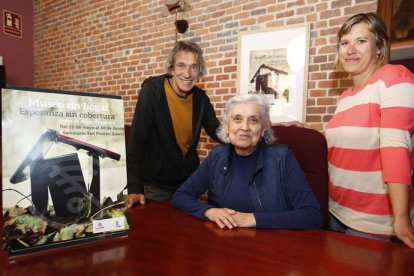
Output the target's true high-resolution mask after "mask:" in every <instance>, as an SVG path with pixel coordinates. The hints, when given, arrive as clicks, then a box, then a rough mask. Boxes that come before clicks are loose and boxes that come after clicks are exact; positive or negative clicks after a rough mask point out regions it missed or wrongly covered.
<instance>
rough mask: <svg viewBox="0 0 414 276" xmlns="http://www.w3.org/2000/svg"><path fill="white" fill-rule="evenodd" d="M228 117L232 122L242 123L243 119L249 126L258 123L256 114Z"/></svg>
mask: <svg viewBox="0 0 414 276" xmlns="http://www.w3.org/2000/svg"><path fill="white" fill-rule="evenodd" d="M230 119H231V121H232V122H233V123H234V124H242V123H243V122H244V121H245V120H246V121H247V124H248V125H249V126H254V125H258V124H260V119H259V118H258V117H256V116H250V117H247V118H243V116H241V115H234V116H232V117H231V118H230Z"/></svg>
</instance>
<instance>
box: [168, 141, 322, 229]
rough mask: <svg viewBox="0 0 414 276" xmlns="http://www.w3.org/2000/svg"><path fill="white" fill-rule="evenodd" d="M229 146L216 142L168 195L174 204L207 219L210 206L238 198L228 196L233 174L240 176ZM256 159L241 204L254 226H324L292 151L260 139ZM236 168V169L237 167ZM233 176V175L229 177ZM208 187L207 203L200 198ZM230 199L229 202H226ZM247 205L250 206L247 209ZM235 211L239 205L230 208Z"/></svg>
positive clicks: (314, 199)
mask: <svg viewBox="0 0 414 276" xmlns="http://www.w3.org/2000/svg"><path fill="white" fill-rule="evenodd" d="M233 151H234V149H233V147H232V146H231V145H218V146H216V147H215V148H214V149H213V150H212V152H211V153H210V155H209V156H208V157H207V158H206V160H205V161H204V162H203V163H202V164H201V165H200V167H199V168H198V169H197V170H196V171H195V172H194V173H193V174H192V175H191V176H190V178H189V179H188V180H187V181H186V182H184V184H183V185H182V186H181V187H180V188H179V189H178V190H177V192H176V193H175V194H174V196H173V198H172V203H173V205H174V206H175V207H177V208H179V209H181V210H183V211H184V212H186V213H188V214H191V215H193V216H195V217H197V218H199V219H205V217H204V212H205V211H206V210H207V209H209V208H214V207H218V208H224V207H226V208H229V206H227V205H226V202H229V201H231V202H238V203H237V204H242V201H238V200H237V199H235V198H231V197H232V196H235V195H234V194H229V191H232V190H233V189H234V187H233V186H232V188H231V189H229V185H230V184H232V185H234V184H235V183H232V182H231V179H232V175H236V176H237V175H239V174H241V173H242V172H241V171H240V170H241V169H240V168H241V167H240V166H234V164H233V162H234V160H233V158H232V156H233ZM257 151H258V152H257V154H258V156H257V158H255V159H254V160H255V165H254V169H253V173H252V174H251V177H250V179H248V184H247V189H245V191H246V193H247V195H243V197H244V198H245V199H246V198H249V199H250V202H246V204H245V205H243V208H242V209H243V211H244V212H251V213H254V216H255V219H256V227H257V228H268V229H314V228H321V227H322V226H323V217H322V213H321V211H320V207H319V204H318V202H317V200H316V198H315V196H314V194H313V192H312V190H311V188H310V187H309V185H308V183H307V181H306V177H305V175H304V173H303V172H302V170H301V169H300V167H299V164H298V162H297V160H296V158H295V157H294V155H293V153H292V151H291V150H290V149H289V148H287V147H286V146H283V145H266V144H264V143H263V142H261V143H259V146H258V149H257ZM235 168H238V169H237V170H236V169H235ZM233 179H234V178H233ZM205 191H208V202H207V203H204V202H200V201H199V200H198V198H199V196H200V195H202V194H203V193H204V192H205ZM229 198H230V200H229ZM246 206H249V207H248V209H246V208H245V207H246ZM232 207H233V208H234V207H236V208H234V209H235V210H236V211H240V210H237V206H235V205H234V204H233V206H232Z"/></svg>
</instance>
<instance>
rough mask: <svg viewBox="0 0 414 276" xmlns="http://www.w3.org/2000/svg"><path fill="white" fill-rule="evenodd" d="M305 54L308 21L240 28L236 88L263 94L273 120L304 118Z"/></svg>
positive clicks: (306, 58)
mask: <svg viewBox="0 0 414 276" xmlns="http://www.w3.org/2000/svg"><path fill="white" fill-rule="evenodd" d="M308 57H309V25H308V24H301V25H293V26H288V27H283V28H271V29H261V30H253V31H245V32H240V33H239V38H238V75H237V84H238V92H239V93H240V94H247V93H249V94H264V95H266V97H267V98H268V100H269V103H270V105H271V113H270V116H271V120H272V122H289V121H299V122H304V121H305V116H306V112H305V110H306V94H307V93H306V88H307V86H306V85H307V69H308V68H307V67H308Z"/></svg>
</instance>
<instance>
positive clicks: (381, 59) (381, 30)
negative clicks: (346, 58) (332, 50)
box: [334, 12, 389, 70]
mask: <svg viewBox="0 0 414 276" xmlns="http://www.w3.org/2000/svg"><path fill="white" fill-rule="evenodd" d="M359 23H366V24H367V25H368V29H369V31H370V32H371V33H373V34H374V37H375V45H376V46H377V48H378V49H379V50H380V53H379V55H378V57H377V64H378V65H383V64H385V63H386V61H387V58H388V51H389V50H388V42H389V37H388V33H387V25H386V24H385V22H384V20H382V18H381V17H379V16H378V15H377V14H375V13H373V12H369V13H358V14H356V15H354V16H351V17H350V18H348V20H346V21H345V23H344V24H343V25H342V27H341V29H340V30H339V32H338V35H337V51H336V56H335V62H334V66H335V68H337V69H340V70H342V69H343V68H342V65H341V63H340V62H339V53H338V51H339V46H340V42H341V38H342V36H343V35H346V34H348V33H349V32H350V31H351V29H352V27H354V26H355V25H356V24H359Z"/></svg>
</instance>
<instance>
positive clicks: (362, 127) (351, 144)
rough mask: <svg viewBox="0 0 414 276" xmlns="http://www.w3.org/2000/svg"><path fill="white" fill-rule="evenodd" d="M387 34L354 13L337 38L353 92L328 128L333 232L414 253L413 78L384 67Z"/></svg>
mask: <svg viewBox="0 0 414 276" xmlns="http://www.w3.org/2000/svg"><path fill="white" fill-rule="evenodd" d="M387 55H388V35H387V29H386V25H385V23H384V22H383V21H382V19H381V18H380V17H379V16H377V15H376V14H374V13H366V14H364V13H361V14H356V15H354V16H352V17H351V18H349V19H348V20H347V21H346V22H345V23H344V24H343V25H342V27H341V29H340V30H339V32H338V52H337V59H336V66H337V68H338V69H341V70H344V71H345V72H347V73H348V74H349V75H350V77H351V78H352V81H353V86H352V87H349V88H348V89H347V90H345V91H344V92H343V93H342V94H341V96H340V99H339V102H338V106H337V110H336V112H335V115H334V116H333V118H332V119H331V121H330V122H329V124H328V126H327V131H326V138H327V141H328V148H329V153H328V154H329V155H328V161H329V174H330V183H329V210H330V212H331V215H332V217H331V223H330V226H331V229H332V230H336V231H339V232H344V233H347V234H353V235H359V236H366V237H370V238H378V239H383V240H393V238H395V237H397V238H398V239H399V240H401V241H402V242H404V243H405V244H406V245H408V246H409V247H411V248H413V249H414V228H413V223H414V219H413V218H410V212H411V213H412V215H414V214H413V212H412V206H413V191H412V185H411V181H412V180H411V178H412V171H413V167H414V151H413V144H414V141H413V131H414V75H413V74H412V73H411V72H410V71H409V70H408V69H407V68H405V67H404V66H401V65H389V64H387V65H385V60H386V57H387Z"/></svg>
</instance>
